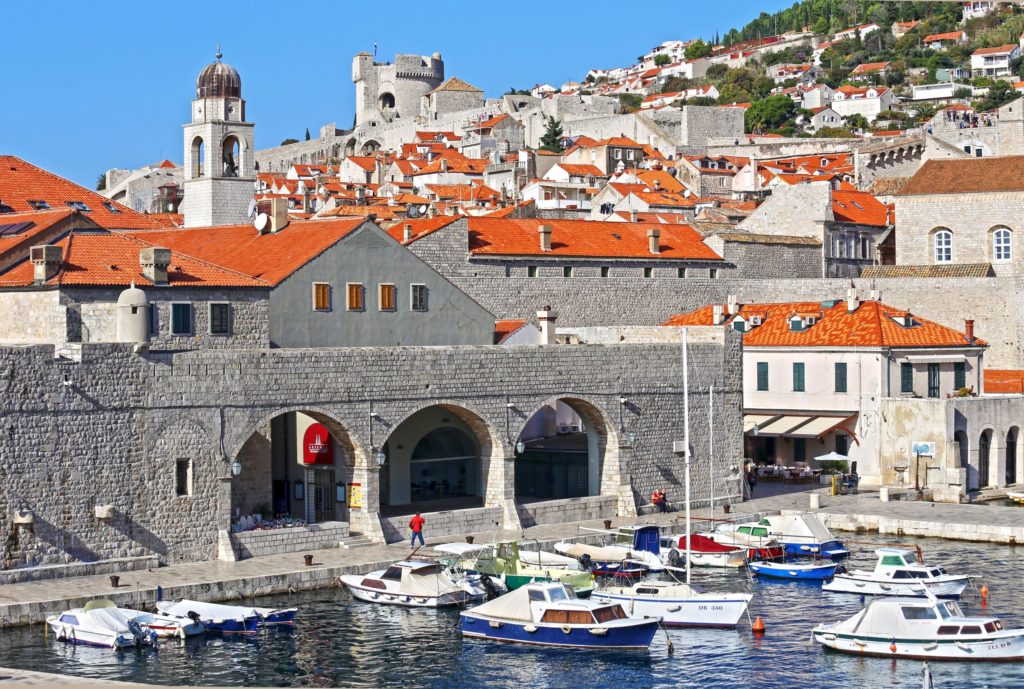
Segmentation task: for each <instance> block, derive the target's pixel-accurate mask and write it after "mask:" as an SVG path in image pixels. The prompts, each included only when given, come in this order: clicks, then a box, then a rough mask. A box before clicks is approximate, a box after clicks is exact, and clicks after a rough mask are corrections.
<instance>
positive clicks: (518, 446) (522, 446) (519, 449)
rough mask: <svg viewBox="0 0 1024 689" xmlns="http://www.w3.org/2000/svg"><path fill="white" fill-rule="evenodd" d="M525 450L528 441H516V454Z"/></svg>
mask: <svg viewBox="0 0 1024 689" xmlns="http://www.w3.org/2000/svg"><path fill="white" fill-rule="evenodd" d="M524 452H526V443H524V442H523V441H522V440H520V441H519V442H518V443H516V454H518V455H521V454H523V453H524Z"/></svg>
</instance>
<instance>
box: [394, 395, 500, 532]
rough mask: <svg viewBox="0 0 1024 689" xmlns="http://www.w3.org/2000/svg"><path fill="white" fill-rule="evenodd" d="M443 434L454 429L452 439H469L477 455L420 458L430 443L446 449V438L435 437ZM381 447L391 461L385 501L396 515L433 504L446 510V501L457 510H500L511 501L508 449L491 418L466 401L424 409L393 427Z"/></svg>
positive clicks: (424, 406)
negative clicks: (507, 482) (425, 444)
mask: <svg viewBox="0 0 1024 689" xmlns="http://www.w3.org/2000/svg"><path fill="white" fill-rule="evenodd" d="M439 429H453V431H452V433H451V434H449V439H451V438H457V437H459V436H468V438H469V439H470V440H471V441H472V443H473V444H474V445H475V447H474V448H473V449H474V450H476V455H475V456H464V455H462V454H459V455H458V456H450V457H449V456H425V455H421V456H416V453H417V451H418V450H420V449H421V448H422V445H421V443H423V442H424V440H425V439H428V438H431V439H434V441H436V442H435V446H437V445H443V443H444V439H443V438H438V434H436V433H435V431H438V430H439ZM432 434H433V435H432ZM379 443H380V444H379V448H380V450H381V451H382V452H383V453H384V457H385V458H386V460H385V464H384V467H383V468H382V470H381V479H380V484H381V491H382V494H381V500H380V502H381V504H382V505H383V504H387V505H388V506H389V507H388V511H389V512H391V513H393V514H403V513H408V512H410V511H415V510H416V509H418V508H417V507H414V505H420V506H422V508H423V509H425V510H427V511H429V510H430V508H431V505H430V503H433V504H434V505H441V504H442V501H446V500H456V499H457V500H456V502H457V503H458V504H454V503H453V504H451V508H456V509H458V508H464V507H482V506H495V505H499V504H501V502H502V501H503V500H504V499H505V498H506V491H505V487H504V479H503V472H502V469H503V464H502V463H503V461H504V459H505V456H506V444H505V443H504V442H503V441H502V439H501V436H500V435H499V433H498V432H497V430H496V428H495V426H494V425H493V424H492V423H491V422H490V421H488V419H487V415H486V414H485V413H483V412H481V411H479V410H477V409H474V408H471V407H469V406H468V405H466V404H464V403H462V402H453V401H445V400H441V401H437V402H434V403H431V404H422V405H418V406H416V407H415V408H413V409H410V410H409V411H408V412H406V413H404V414H403V415H402V416H401V417H399V418H398V419H397V420H396V421H394V422H392V423H390V424H389V426H388V430H387V432H386V433H385V434H382V435H381V437H380V440H379ZM385 493H386V494H385ZM446 509H448V508H446Z"/></svg>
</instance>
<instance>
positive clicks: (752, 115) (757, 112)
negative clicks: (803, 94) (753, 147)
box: [744, 94, 797, 132]
mask: <svg viewBox="0 0 1024 689" xmlns="http://www.w3.org/2000/svg"><path fill="white" fill-rule="evenodd" d="M796 111H797V107H796V103H794V102H793V99H792V98H790V97H789V96H783V95H781V94H780V95H777V96H770V97H768V98H765V99H763V100H759V101H757V102H755V103H754V104H753V105H751V106H750V107H749V108H747V112H746V114H745V116H744V119H745V122H746V128H747V131H748V132H764V131H769V130H772V129H778V128H779V127H782V126H783V125H785V124H787V123H791V122H792V120H793V117H794V116H795V115H796Z"/></svg>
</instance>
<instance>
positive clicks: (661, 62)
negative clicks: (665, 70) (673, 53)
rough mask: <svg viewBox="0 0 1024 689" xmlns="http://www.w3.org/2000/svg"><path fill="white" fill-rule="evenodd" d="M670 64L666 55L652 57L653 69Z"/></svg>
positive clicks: (669, 59)
mask: <svg viewBox="0 0 1024 689" xmlns="http://www.w3.org/2000/svg"><path fill="white" fill-rule="evenodd" d="M670 62H672V58H670V57H669V56H668V55H664V54H662V55H655V56H654V66H655V67H664V66H665V65H667V64H668V63H670Z"/></svg>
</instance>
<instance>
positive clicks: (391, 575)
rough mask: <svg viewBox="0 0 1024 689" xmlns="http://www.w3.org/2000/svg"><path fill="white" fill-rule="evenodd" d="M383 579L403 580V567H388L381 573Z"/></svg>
mask: <svg viewBox="0 0 1024 689" xmlns="http://www.w3.org/2000/svg"><path fill="white" fill-rule="evenodd" d="M380 578H381V579H390V580H391V581H401V580H402V568H401V567H388V568H387V571H385V572H384V574H382V575H381V577H380Z"/></svg>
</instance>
